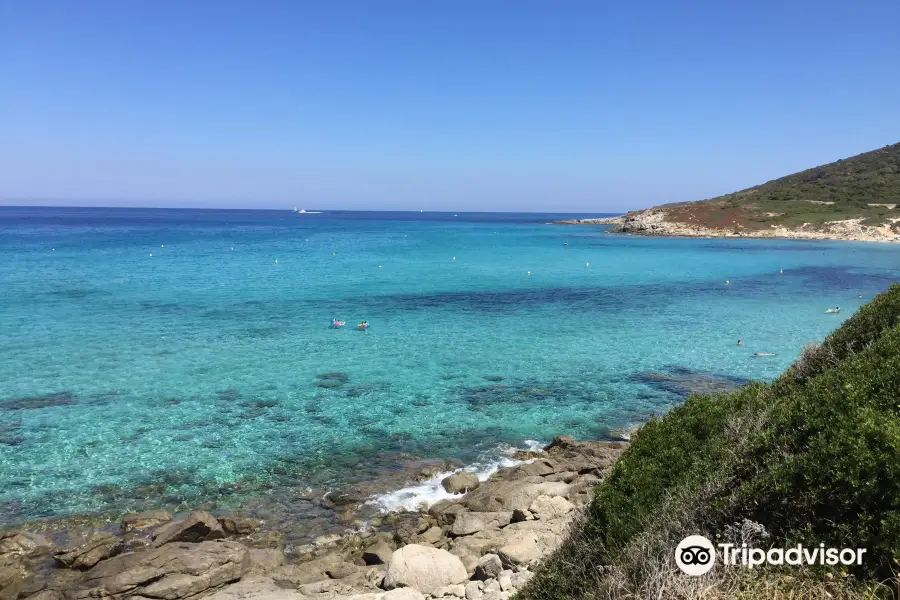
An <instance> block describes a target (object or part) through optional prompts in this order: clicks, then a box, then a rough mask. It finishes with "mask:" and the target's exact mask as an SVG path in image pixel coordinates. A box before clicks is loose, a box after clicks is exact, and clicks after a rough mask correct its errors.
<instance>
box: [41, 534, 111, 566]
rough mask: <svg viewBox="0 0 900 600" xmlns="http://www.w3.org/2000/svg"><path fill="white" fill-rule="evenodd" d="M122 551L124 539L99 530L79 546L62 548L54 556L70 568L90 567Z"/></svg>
mask: <svg viewBox="0 0 900 600" xmlns="http://www.w3.org/2000/svg"><path fill="white" fill-rule="evenodd" d="M120 552H122V540H120V539H119V538H117V537H116V536H114V535H112V534H110V533H102V532H98V533H95V534H93V535H91V536H90V537H89V538H88V539H87V541H85V542H84V543H83V544H80V545H78V546H74V547H69V548H60V549H58V550H57V551H56V552H54V553H53V557H54V558H55V559H56V560H58V561H59V562H60V563H62V564H63V566H66V567H68V568H70V569H90V568H91V567H93V566H94V565H96V564H97V563H98V562H100V561H101V560H105V559H107V558H110V557H113V556H115V555H117V554H119V553H120Z"/></svg>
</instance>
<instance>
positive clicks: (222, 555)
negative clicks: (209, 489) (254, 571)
mask: <svg viewBox="0 0 900 600" xmlns="http://www.w3.org/2000/svg"><path fill="white" fill-rule="evenodd" d="M249 570H250V553H249V551H248V549H247V548H246V547H245V546H243V545H241V544H238V543H237V542H233V541H221V542H200V543H197V544H187V543H177V542H173V543H169V544H166V545H164V546H162V547H160V548H154V549H151V550H146V551H143V552H135V553H132V554H120V555H118V556H115V557H113V558H110V559H108V560H104V561H102V562H101V563H99V564H98V565H97V566H96V567H94V568H93V569H91V570H90V571H87V573H86V574H85V576H84V579H83V581H82V587H81V588H80V589H78V590H77V591H75V592H73V593H71V594H69V596H70V599H71V600H88V599H91V598H112V599H115V600H120V599H124V598H131V597H145V598H161V599H165V600H180V599H182V598H192V597H194V596H198V595H200V594H204V593H207V592H211V591H213V590H215V589H217V588H219V587H221V586H224V585H225V584H227V583H230V582H234V581H237V580H239V579H240V578H241V577H243V576H244V575H246V574H247V572H248V571H249Z"/></svg>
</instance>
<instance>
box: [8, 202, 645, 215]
mask: <svg viewBox="0 0 900 600" xmlns="http://www.w3.org/2000/svg"><path fill="white" fill-rule="evenodd" d="M4 208H96V209H110V208H112V209H117V210H210V211H214V210H220V211H224V210H246V211H251V210H252V211H272V212H280V211H288V212H294V211H293V210H292V209H290V208H241V207H233V208H213V207H208V206H203V207H201V206H112V205H107V206H97V205H82V204H69V205H66V204H2V203H0V209H4ZM310 211H316V212H319V213H320V214H325V213H327V212H394V213H407V212H408V213H415V214H418V213H447V214H451V213H453V214H497V213H499V214H555V215H582V214H594V215H620V214H625V212H627V211H623V212H617V211H612V212H602V211H596V212H592V211H575V212H572V211H549V210H545V211H538V210H461V211H460V210H425V209H420V210H415V209H411V208H410V209H385V208H373V209H351V208H312V209H310V210H309V211H307V214H309V212H310Z"/></svg>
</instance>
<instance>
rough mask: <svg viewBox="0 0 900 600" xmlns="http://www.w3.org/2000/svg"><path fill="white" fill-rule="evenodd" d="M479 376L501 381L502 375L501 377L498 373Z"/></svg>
mask: <svg viewBox="0 0 900 600" xmlns="http://www.w3.org/2000/svg"><path fill="white" fill-rule="evenodd" d="M481 378H482V379H484V380H485V381H493V382H498V381H503V377H501V376H500V375H482V376H481Z"/></svg>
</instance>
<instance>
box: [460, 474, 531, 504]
mask: <svg viewBox="0 0 900 600" xmlns="http://www.w3.org/2000/svg"><path fill="white" fill-rule="evenodd" d="M535 480H536V481H535ZM541 484H542V480H541V479H540V478H539V477H534V478H531V477H529V478H528V479H525V480H518V481H497V482H493V481H492V482H489V484H486V485H483V486H481V487H480V488H478V489H477V490H475V491H474V492H470V493H469V494H468V495H467V496H466V498H465V501H464V503H465V505H466V507H468V509H469V510H471V511H473V512H497V511H501V510H502V511H510V512H512V511H514V510H516V509H520V510H528V507H529V506H531V503H532V502H534V499H535V498H537V497H538V496H540V495H541V489H540V488H539V487H538V486H539V485H541Z"/></svg>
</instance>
